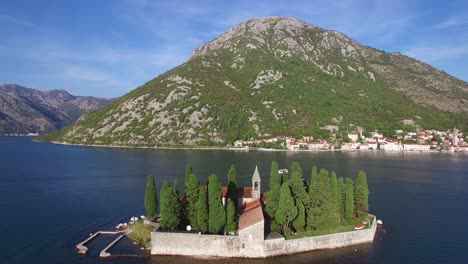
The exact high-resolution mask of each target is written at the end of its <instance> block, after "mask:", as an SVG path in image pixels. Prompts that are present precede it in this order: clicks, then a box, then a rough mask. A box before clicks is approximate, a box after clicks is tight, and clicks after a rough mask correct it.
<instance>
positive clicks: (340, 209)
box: [336, 177, 345, 220]
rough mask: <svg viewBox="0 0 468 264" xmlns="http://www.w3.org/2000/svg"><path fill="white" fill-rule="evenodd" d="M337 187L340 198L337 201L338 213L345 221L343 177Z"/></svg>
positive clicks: (339, 179) (338, 181)
mask: <svg viewBox="0 0 468 264" xmlns="http://www.w3.org/2000/svg"><path fill="white" fill-rule="evenodd" d="M336 187H337V190H338V196H337V199H336V204H337V205H338V212H339V213H340V219H341V220H343V219H344V218H345V217H344V201H345V184H344V180H343V178H342V177H339V178H338V180H337V181H336Z"/></svg>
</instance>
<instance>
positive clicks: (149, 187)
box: [145, 176, 158, 219]
mask: <svg viewBox="0 0 468 264" xmlns="http://www.w3.org/2000/svg"><path fill="white" fill-rule="evenodd" d="M145 210H146V217H147V218H149V219H154V218H155V217H156V212H157V211H158V193H157V190H156V186H155V185H154V177H153V176H148V178H147V180H146V192H145Z"/></svg>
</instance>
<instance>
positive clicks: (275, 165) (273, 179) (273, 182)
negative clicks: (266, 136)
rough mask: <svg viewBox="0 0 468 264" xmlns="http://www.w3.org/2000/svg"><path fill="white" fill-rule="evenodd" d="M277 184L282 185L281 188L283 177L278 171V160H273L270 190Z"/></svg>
mask: <svg viewBox="0 0 468 264" xmlns="http://www.w3.org/2000/svg"><path fill="white" fill-rule="evenodd" d="M276 185H278V186H280V188H281V179H280V177H279V173H278V162H276V161H272V162H271V170H270V190H272V189H273V187H274V186H276Z"/></svg>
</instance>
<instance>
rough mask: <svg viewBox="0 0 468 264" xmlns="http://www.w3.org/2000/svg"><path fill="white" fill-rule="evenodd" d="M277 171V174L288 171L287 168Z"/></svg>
mask: <svg viewBox="0 0 468 264" xmlns="http://www.w3.org/2000/svg"><path fill="white" fill-rule="evenodd" d="M278 173H279V174H283V173H289V171H288V169H281V170H278Z"/></svg>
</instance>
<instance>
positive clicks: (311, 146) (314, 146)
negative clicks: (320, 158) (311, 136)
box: [308, 141, 328, 150]
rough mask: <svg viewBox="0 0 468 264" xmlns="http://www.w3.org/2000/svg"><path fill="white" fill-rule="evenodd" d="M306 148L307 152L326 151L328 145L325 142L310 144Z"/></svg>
mask: <svg viewBox="0 0 468 264" xmlns="http://www.w3.org/2000/svg"><path fill="white" fill-rule="evenodd" d="M308 146H309V150H320V149H328V144H327V142H326V141H320V142H310V143H309V145H308Z"/></svg>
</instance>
